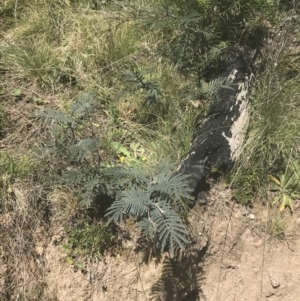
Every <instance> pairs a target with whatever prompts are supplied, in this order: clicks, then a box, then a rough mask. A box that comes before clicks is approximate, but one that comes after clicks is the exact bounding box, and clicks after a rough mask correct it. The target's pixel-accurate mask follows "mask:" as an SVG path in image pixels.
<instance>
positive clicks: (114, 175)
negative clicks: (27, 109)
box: [35, 94, 191, 254]
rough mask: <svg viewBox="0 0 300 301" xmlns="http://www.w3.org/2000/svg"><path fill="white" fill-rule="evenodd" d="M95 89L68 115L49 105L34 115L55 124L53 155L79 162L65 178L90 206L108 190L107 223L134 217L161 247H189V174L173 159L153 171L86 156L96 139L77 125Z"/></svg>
mask: <svg viewBox="0 0 300 301" xmlns="http://www.w3.org/2000/svg"><path fill="white" fill-rule="evenodd" d="M93 104H94V98H93V97H92V96H91V94H83V95H80V96H79V97H78V98H77V99H76V101H75V102H74V104H73V105H72V107H71V109H70V113H69V114H66V113H64V112H61V111H58V110H52V109H51V110H45V111H44V112H40V113H36V114H35V117H36V118H39V119H41V120H43V121H44V122H45V123H48V124H49V125H50V128H53V126H55V131H56V134H55V135H54V137H55V141H54V146H50V148H51V149H52V152H53V154H56V155H59V156H60V155H64V156H65V157H67V158H68V159H69V160H70V161H71V162H72V161H74V162H76V163H77V164H76V167H74V168H73V169H70V170H68V171H66V172H65V173H63V175H62V177H61V178H60V180H59V181H60V182H61V183H64V184H67V185H71V186H73V187H74V188H75V189H77V190H79V191H80V192H81V199H82V201H81V204H82V205H85V206H86V207H90V206H91V204H92V202H93V201H94V200H95V199H96V197H97V196H98V195H107V196H109V197H111V198H113V199H114V200H115V201H114V202H113V203H112V205H111V206H110V207H109V209H108V210H107V212H106V216H107V217H108V222H111V221H112V220H114V221H116V222H120V223H122V222H123V220H124V219H125V218H126V217H128V216H135V217H136V220H137V221H138V222H139V223H140V224H141V233H142V234H143V235H146V236H149V237H151V238H152V239H153V240H154V241H155V242H156V244H157V246H159V247H160V249H161V251H162V252H163V251H164V250H166V248H167V249H169V251H170V252H171V253H172V254H173V252H174V248H175V246H179V247H180V248H182V249H183V248H184V244H185V243H187V234H188V232H187V230H186V227H185V223H184V221H183V215H184V213H185V212H186V211H187V204H186V202H184V199H185V200H187V199H189V198H190V196H189V195H190V194H189V193H190V192H191V191H190V190H189V188H188V184H187V183H186V181H185V180H186V177H185V176H180V175H176V176H173V175H172V173H173V170H174V167H175V166H174V164H169V163H165V164H160V165H159V166H157V167H153V168H151V169H149V170H148V171H147V170H145V168H144V167H143V166H140V165H139V164H136V165H134V166H128V167H110V168H104V167H102V166H101V165H99V164H95V165H94V166H89V164H85V163H84V160H85V159H86V157H87V156H90V157H92V155H93V152H94V151H96V149H97V143H96V141H95V140H94V139H90V138H87V139H77V138H76V137H77V135H76V134H77V133H76V131H77V129H78V125H79V124H81V123H82V122H84V121H85V120H86V119H87V118H88V116H89V114H90V113H92V111H93V107H94V105H93Z"/></svg>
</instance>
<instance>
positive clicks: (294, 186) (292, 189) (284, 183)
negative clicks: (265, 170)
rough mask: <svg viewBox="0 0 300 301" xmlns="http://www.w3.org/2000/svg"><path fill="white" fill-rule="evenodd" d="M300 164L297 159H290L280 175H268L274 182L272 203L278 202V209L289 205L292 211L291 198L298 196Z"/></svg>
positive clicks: (299, 196) (281, 209)
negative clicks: (274, 194)
mask: <svg viewBox="0 0 300 301" xmlns="http://www.w3.org/2000/svg"><path fill="white" fill-rule="evenodd" d="M299 173H300V166H299V164H298V162H297V161H292V162H291V163H290V164H289V165H287V167H286V170H285V172H284V173H283V174H281V175H280V177H279V178H278V177H275V176H273V175H271V174H270V175H269V178H270V179H271V181H272V182H273V184H274V191H275V193H276V196H275V197H274V201H273V204H277V203H280V204H281V205H280V208H279V210H280V211H283V210H284V209H285V207H289V208H290V210H291V212H293V211H294V202H293V200H295V199H298V198H300V194H299V192H298V189H299V175H300V174H299Z"/></svg>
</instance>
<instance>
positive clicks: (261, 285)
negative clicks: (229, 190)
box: [259, 202, 269, 300]
mask: <svg viewBox="0 0 300 301" xmlns="http://www.w3.org/2000/svg"><path fill="white" fill-rule="evenodd" d="M268 221H269V202H267V219H266V227H265V233H264V244H263V258H262V269H261V282H260V283H261V284H260V298H259V300H262V297H263V286H264V267H265V250H266V235H267V231H268Z"/></svg>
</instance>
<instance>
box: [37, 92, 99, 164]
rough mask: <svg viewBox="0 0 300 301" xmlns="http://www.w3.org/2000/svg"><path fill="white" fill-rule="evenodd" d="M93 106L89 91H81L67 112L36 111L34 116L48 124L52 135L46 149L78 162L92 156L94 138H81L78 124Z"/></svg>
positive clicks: (92, 98) (87, 116) (82, 121)
mask: <svg viewBox="0 0 300 301" xmlns="http://www.w3.org/2000/svg"><path fill="white" fill-rule="evenodd" d="M94 107H95V100H94V96H93V95H92V94H91V93H83V94H81V95H79V96H78V97H77V98H76V100H75V101H74V103H73V104H72V106H71V108H70V112H69V114H66V113H65V112H63V111H61V110H55V109H47V110H44V111H43V112H36V113H35V114H34V117H35V118H37V119H40V120H42V121H43V122H44V123H46V124H49V132H50V134H51V136H52V137H53V140H52V141H51V142H50V143H49V144H48V145H47V146H46V150H48V151H49V152H50V153H52V154H56V155H60V156H64V157H65V158H67V159H69V160H70V161H75V162H80V163H82V162H83V161H84V160H86V159H87V158H90V157H92V152H94V151H95V150H96V148H97V143H96V140H95V139H91V138H87V139H81V138H80V126H82V124H83V123H84V122H86V121H87V119H88V118H89V116H90V114H91V113H92V112H93V111H94Z"/></svg>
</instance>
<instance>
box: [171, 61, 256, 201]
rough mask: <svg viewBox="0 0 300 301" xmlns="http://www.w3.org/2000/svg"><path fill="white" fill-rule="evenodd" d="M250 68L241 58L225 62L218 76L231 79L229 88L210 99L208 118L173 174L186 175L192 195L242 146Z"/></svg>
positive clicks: (230, 161) (231, 160)
mask: <svg viewBox="0 0 300 301" xmlns="http://www.w3.org/2000/svg"><path fill="white" fill-rule="evenodd" d="M252 76H253V75H252V72H251V69H250V68H249V65H248V64H247V63H246V62H245V61H243V60H242V59H240V58H236V59H234V60H233V61H232V62H230V63H228V64H227V65H226V66H225V68H223V71H221V72H220V73H219V77H227V78H228V79H231V80H232V88H233V89H228V88H221V89H220V90H219V92H218V94H217V96H216V97H215V98H214V99H213V101H212V104H211V106H210V108H209V110H208V114H207V118H206V120H205V121H204V122H203V124H202V126H201V127H200V129H199V131H198V133H197V136H196V139H195V140H194V142H193V143H192V146H191V148H190V150H189V152H188V155H187V157H186V158H185V159H184V160H183V162H182V163H181V165H180V167H179V168H178V170H177V172H176V174H182V175H187V176H188V182H189V186H190V188H191V189H192V190H193V196H195V197H197V195H198V193H199V192H200V191H201V183H202V182H203V180H204V179H205V177H206V176H207V175H208V174H209V173H210V172H211V170H212V168H214V169H217V170H223V171H227V170H229V169H230V168H231V167H232V165H233V163H234V162H235V160H236V159H237V158H238V156H239V154H240V153H241V151H242V148H243V142H244V138H245V134H246V131H247V126H248V122H249V93H250V81H251V78H252Z"/></svg>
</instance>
